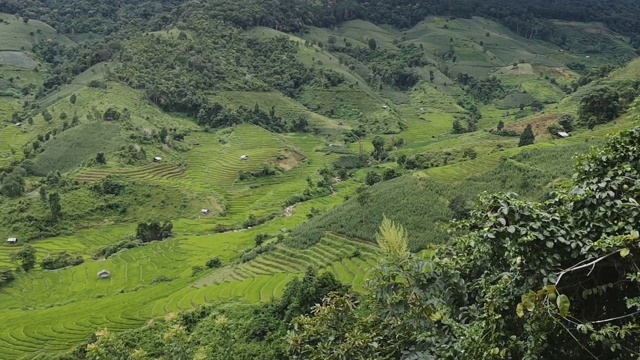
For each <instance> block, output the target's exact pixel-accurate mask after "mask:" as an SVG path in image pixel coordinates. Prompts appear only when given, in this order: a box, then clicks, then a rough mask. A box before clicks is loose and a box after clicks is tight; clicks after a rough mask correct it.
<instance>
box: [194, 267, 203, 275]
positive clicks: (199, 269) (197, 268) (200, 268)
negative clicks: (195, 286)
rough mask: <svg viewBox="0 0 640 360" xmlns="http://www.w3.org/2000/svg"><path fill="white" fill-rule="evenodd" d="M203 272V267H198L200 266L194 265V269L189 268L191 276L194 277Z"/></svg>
mask: <svg viewBox="0 0 640 360" xmlns="http://www.w3.org/2000/svg"><path fill="white" fill-rule="evenodd" d="M203 271H204V267H202V266H200V265H196V266H194V267H192V268H191V276H196V275H198V274H199V273H201V272H203Z"/></svg>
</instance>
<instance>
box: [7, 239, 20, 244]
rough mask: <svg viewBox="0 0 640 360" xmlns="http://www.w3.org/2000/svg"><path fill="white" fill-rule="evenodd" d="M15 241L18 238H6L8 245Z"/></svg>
mask: <svg viewBox="0 0 640 360" xmlns="http://www.w3.org/2000/svg"><path fill="white" fill-rule="evenodd" d="M17 242H18V238H14V237H11V238H8V239H7V244H9V245H15V244H16V243H17Z"/></svg>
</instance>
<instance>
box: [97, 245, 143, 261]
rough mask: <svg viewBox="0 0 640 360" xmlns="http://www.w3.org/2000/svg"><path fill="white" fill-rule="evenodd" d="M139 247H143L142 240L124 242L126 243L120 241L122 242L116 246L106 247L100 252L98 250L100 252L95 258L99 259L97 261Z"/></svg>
mask: <svg viewBox="0 0 640 360" xmlns="http://www.w3.org/2000/svg"><path fill="white" fill-rule="evenodd" d="M138 246H142V241H140V240H124V241H120V242H117V243H115V244H112V245H108V246H105V247H103V248H101V249H100V250H98V252H97V253H96V255H95V258H97V259H99V258H108V257H109V256H111V255H113V254H115V253H117V252H118V251H120V250H123V249H133V248H136V247H138Z"/></svg>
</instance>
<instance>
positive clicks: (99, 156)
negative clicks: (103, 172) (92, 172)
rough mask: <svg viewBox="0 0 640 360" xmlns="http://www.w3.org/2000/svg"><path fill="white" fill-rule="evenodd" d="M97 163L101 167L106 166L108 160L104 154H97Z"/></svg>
mask: <svg viewBox="0 0 640 360" xmlns="http://www.w3.org/2000/svg"><path fill="white" fill-rule="evenodd" d="M96 163H98V164H100V165H104V164H106V163H107V158H106V157H105V156H104V153H103V152H99V153H97V154H96Z"/></svg>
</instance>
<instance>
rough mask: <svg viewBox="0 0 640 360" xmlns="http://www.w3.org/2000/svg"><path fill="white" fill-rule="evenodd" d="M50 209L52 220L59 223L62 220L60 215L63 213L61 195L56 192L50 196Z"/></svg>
mask: <svg viewBox="0 0 640 360" xmlns="http://www.w3.org/2000/svg"><path fill="white" fill-rule="evenodd" d="M49 209H50V210H51V220H52V221H53V222H57V221H58V220H59V219H60V214H61V213H62V206H61V205H60V194H59V193H57V192H54V193H51V194H49Z"/></svg>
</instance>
